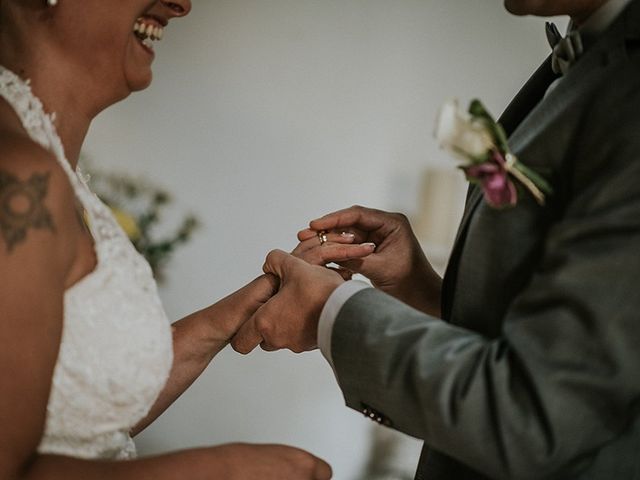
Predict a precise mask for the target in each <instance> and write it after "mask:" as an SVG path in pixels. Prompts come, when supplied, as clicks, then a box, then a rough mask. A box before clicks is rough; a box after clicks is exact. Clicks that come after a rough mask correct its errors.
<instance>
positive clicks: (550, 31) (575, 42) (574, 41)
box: [546, 22, 584, 75]
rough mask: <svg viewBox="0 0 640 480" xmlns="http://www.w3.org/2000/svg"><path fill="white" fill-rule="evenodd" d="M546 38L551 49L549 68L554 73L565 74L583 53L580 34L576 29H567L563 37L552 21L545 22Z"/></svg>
mask: <svg viewBox="0 0 640 480" xmlns="http://www.w3.org/2000/svg"><path fill="white" fill-rule="evenodd" d="M546 31H547V40H549V45H551V48H552V49H553V53H552V55H551V68H553V71H554V73H556V74H558V75H560V74H562V75H564V74H566V73H567V72H568V71H569V69H570V68H571V66H572V65H573V64H574V63H575V62H576V61H577V60H578V59H579V58H580V55H582V54H583V53H584V44H583V42H582V36H581V35H580V32H579V31H578V30H574V29H572V28H570V29H569V33H567V36H566V37H563V36H562V35H561V34H560V32H559V31H558V27H556V25H555V24H554V23H551V22H547V24H546Z"/></svg>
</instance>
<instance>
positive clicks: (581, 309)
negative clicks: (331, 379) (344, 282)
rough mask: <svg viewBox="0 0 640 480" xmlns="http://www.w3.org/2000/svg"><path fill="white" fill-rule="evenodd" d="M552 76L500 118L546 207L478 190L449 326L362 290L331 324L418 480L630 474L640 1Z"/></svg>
mask: <svg viewBox="0 0 640 480" xmlns="http://www.w3.org/2000/svg"><path fill="white" fill-rule="evenodd" d="M552 80H553V74H552V72H551V71H550V67H549V62H546V63H545V64H544V65H543V66H542V67H541V68H540V69H539V70H538V72H536V74H535V75H534V77H533V78H532V79H531V80H530V82H529V83H528V84H527V85H526V86H525V88H524V89H523V90H522V91H521V92H520V94H519V95H518V97H516V99H515V100H514V102H513V103H512V104H511V105H510V106H509V108H508V109H507V111H506V112H505V114H504V115H503V117H502V122H503V123H504V125H505V127H506V129H507V131H508V132H509V134H510V144H511V146H512V149H513V150H514V152H515V154H516V155H517V156H518V158H519V159H520V160H521V161H522V162H524V163H526V164H528V165H529V166H531V167H533V168H535V169H536V170H538V171H539V172H542V173H543V174H544V175H545V176H546V177H547V178H549V179H550V180H551V181H552V184H553V188H554V194H553V196H552V197H551V198H549V200H548V203H547V205H546V206H544V207H541V206H539V205H538V204H536V202H535V201H534V200H533V199H532V198H531V197H530V196H528V195H526V194H524V195H522V196H521V198H520V201H519V203H518V205H517V206H516V207H515V208H513V209H507V210H496V209H493V208H491V207H489V206H488V205H487V204H486V203H485V202H484V200H483V199H482V195H481V194H480V192H479V191H478V190H473V189H472V190H471V193H470V196H469V199H468V202H467V208H466V211H465V214H464V217H463V220H462V224H461V227H460V230H459V234H458V239H457V240H456V245H455V247H454V251H453V254H452V258H451V261H450V264H449V267H448V270H447V274H446V276H445V284H444V293H443V316H444V320H445V321H444V322H443V321H441V320H439V319H436V318H432V317H429V316H427V315H425V314H423V313H420V312H418V311H415V310H412V309H411V308H409V307H407V306H406V305H404V304H402V303H400V302H398V301H396V300H395V299H393V298H391V297H388V296H386V295H385V294H383V293H381V292H380V291H378V290H374V289H367V290H363V291H361V292H359V293H357V294H356V295H354V296H353V297H351V299H350V300H349V301H348V302H347V303H346V304H345V305H344V307H343V308H342V310H341V311H340V313H339V315H338V317H337V320H336V323H335V324H334V327H333V334H332V358H333V363H334V367H335V370H336V374H337V377H338V380H339V383H340V386H341V388H342V390H343V392H344V395H345V398H346V400H347V403H348V405H349V406H351V407H352V408H355V409H358V410H361V411H366V412H367V414H370V415H371V416H372V417H373V418H376V417H377V419H378V421H380V422H381V423H386V424H388V425H390V426H392V427H394V428H396V429H398V430H400V431H403V432H406V433H408V434H410V435H413V436H416V437H419V438H421V439H424V440H425V445H426V447H425V451H424V453H423V455H422V458H421V461H420V465H419V467H418V473H417V478H419V479H425V480H464V479H483V478H486V477H489V478H500V479H512V478H513V479H515V478H535V479H538V478H560V479H584V480H586V479H590V480H591V479H598V480H613V479H624V480H630V479H640V415H639V407H640V288H639V287H638V284H637V283H636V282H638V280H639V279H640V0H634V1H633V2H632V3H631V4H630V5H629V6H628V7H627V9H626V11H625V12H624V13H623V14H622V15H621V16H620V17H619V18H618V19H617V20H616V22H615V23H614V24H613V25H612V26H611V27H609V28H608V30H607V31H606V32H605V33H604V34H602V35H601V36H600V37H599V39H598V40H597V42H596V43H595V44H593V45H591V46H590V47H589V48H588V49H587V51H586V53H585V54H584V56H583V58H582V59H581V60H580V61H579V62H578V63H577V64H576V65H575V66H574V67H573V68H572V69H571V70H570V71H569V72H568V73H567V75H566V76H565V77H564V78H563V79H562V81H561V82H560V83H559V84H558V86H557V87H555V88H554V89H553V90H552V91H551V92H550V93H549V94H548V95H547V96H546V97H545V98H544V99H542V97H543V95H544V93H545V92H546V90H547V87H548V86H549V83H550V82H551V81H552ZM416 288H420V286H419V285H416Z"/></svg>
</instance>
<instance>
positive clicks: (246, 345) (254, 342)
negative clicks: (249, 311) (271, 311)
mask: <svg viewBox="0 0 640 480" xmlns="http://www.w3.org/2000/svg"><path fill="white" fill-rule="evenodd" d="M262 308H264V306H262V307H260V309H258V311H260V310H261V309H262ZM255 318H256V316H255V314H254V315H253V317H251V318H250V319H249V320H248V321H247V322H245V324H244V325H242V327H240V329H239V330H238V333H236V334H235V336H234V337H233V338H232V339H231V347H232V348H233V349H234V350H235V351H236V352H238V353H241V354H242V355H247V354H249V353H251V352H253V351H254V350H255V348H256V347H257V346H258V345H260V344H261V343H262V342H263V341H264V339H263V338H262V335H260V333H259V332H258V329H257V328H256V321H255Z"/></svg>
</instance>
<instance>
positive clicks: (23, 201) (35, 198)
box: [0, 170, 55, 253]
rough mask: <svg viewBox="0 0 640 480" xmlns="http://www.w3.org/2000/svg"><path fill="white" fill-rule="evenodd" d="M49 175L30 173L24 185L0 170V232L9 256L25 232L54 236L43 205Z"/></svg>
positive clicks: (52, 225)
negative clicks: (48, 231) (34, 231)
mask: <svg viewBox="0 0 640 480" xmlns="http://www.w3.org/2000/svg"><path fill="white" fill-rule="evenodd" d="M49 176H50V174H49V173H42V174H38V173H34V174H33V175H31V178H29V179H28V180H26V181H21V180H20V179H19V178H17V177H16V176H14V175H12V174H10V173H8V172H6V171H4V170H0V232H1V233H2V238H4V241H5V243H6V244H7V251H8V252H9V253H11V252H12V251H13V249H14V248H15V247H16V245H18V244H20V243H22V242H24V241H25V240H26V238H27V232H28V231H29V230H31V229H33V230H51V231H52V232H55V225H54V223H53V217H52V216H51V213H50V212H49V210H48V209H47V207H46V206H45V204H44V200H45V197H46V196H47V191H48V189H49Z"/></svg>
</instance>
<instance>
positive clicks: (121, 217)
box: [111, 207, 140, 241]
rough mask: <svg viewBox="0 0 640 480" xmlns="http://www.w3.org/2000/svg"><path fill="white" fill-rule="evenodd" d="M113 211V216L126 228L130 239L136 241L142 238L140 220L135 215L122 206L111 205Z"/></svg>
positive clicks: (123, 228)
mask: <svg viewBox="0 0 640 480" xmlns="http://www.w3.org/2000/svg"><path fill="white" fill-rule="evenodd" d="M111 211H112V212H113V216H114V217H115V219H116V221H117V222H118V224H119V225H120V227H122V230H124V233H126V234H127V237H129V239H130V240H132V241H134V240H137V239H138V238H140V227H138V222H136V219H135V218H133V216H132V215H131V214H129V213H127V212H125V211H124V210H122V209H120V208H115V207H111Z"/></svg>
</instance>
